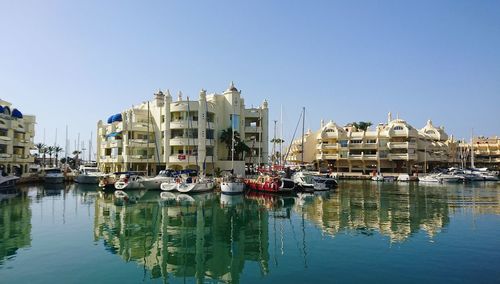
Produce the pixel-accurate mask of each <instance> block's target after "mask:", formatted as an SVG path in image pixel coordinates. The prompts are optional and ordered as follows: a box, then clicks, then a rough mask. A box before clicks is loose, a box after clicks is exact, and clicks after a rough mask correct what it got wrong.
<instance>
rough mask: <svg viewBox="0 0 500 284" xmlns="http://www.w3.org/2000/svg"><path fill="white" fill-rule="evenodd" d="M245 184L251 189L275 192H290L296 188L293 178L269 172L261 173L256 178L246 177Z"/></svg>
mask: <svg viewBox="0 0 500 284" xmlns="http://www.w3.org/2000/svg"><path fill="white" fill-rule="evenodd" d="M245 184H246V185H247V186H248V188H250V189H251V190H256V191H264V192H274V193H290V192H292V190H293V189H294V188H295V183H294V182H293V180H291V179H287V178H282V177H280V176H278V175H268V174H264V175H259V176H258V177H257V178H256V179H246V180H245Z"/></svg>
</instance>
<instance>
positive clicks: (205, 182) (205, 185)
mask: <svg viewBox="0 0 500 284" xmlns="http://www.w3.org/2000/svg"><path fill="white" fill-rule="evenodd" d="M214 187H215V182H214V181H213V180H212V179H209V178H206V177H198V178H191V182H188V180H184V181H183V182H181V183H179V185H178V186H177V190H178V191H179V192H182V193H197V192H205V191H210V190H213V189H214Z"/></svg>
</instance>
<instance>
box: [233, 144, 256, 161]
mask: <svg viewBox="0 0 500 284" xmlns="http://www.w3.org/2000/svg"><path fill="white" fill-rule="evenodd" d="M234 151H235V153H234V155H235V157H236V158H237V159H238V160H244V159H245V154H248V153H250V152H251V151H252V149H250V147H248V145H247V144H245V142H243V141H238V142H237V143H235V145H234Z"/></svg>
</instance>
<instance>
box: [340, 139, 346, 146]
mask: <svg viewBox="0 0 500 284" xmlns="http://www.w3.org/2000/svg"><path fill="white" fill-rule="evenodd" d="M339 144H340V147H347V140H340V141H339Z"/></svg>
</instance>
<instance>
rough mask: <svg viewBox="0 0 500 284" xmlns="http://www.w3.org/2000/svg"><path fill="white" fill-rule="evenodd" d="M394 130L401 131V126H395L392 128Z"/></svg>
mask: <svg viewBox="0 0 500 284" xmlns="http://www.w3.org/2000/svg"><path fill="white" fill-rule="evenodd" d="M394 130H403V126H399V125H398V126H395V127H394Z"/></svg>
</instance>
